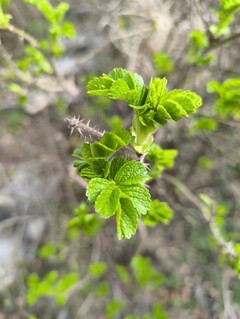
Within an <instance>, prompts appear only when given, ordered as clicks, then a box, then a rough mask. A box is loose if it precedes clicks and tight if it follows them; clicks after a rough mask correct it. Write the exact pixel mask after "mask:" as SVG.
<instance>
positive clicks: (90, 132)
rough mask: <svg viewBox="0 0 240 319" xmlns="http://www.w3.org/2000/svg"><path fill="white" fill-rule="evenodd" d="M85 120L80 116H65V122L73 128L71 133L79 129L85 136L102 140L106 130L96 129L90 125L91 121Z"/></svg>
mask: <svg viewBox="0 0 240 319" xmlns="http://www.w3.org/2000/svg"><path fill="white" fill-rule="evenodd" d="M83 121H84V120H80V116H79V117H78V118H77V117H76V116H74V117H73V118H68V117H67V118H65V123H66V125H67V127H68V128H70V129H71V134H72V133H73V131H74V130H77V131H78V133H79V134H80V135H81V136H83V137H84V138H87V137H88V138H90V139H91V140H92V139H93V140H100V138H101V137H102V136H103V134H104V132H99V131H98V130H96V129H95V127H91V126H89V124H90V121H88V122H87V124H85V123H84V122H83Z"/></svg>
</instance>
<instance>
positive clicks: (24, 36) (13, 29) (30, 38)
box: [7, 23, 40, 48]
mask: <svg viewBox="0 0 240 319" xmlns="http://www.w3.org/2000/svg"><path fill="white" fill-rule="evenodd" d="M7 30H8V31H9V32H12V33H15V34H17V35H18V36H19V37H20V38H21V39H23V40H26V41H27V42H29V43H30V44H31V45H32V46H33V47H35V48H39V47H40V45H39V43H38V41H37V40H36V39H35V38H34V37H33V36H31V35H30V34H28V33H27V32H26V31H24V30H22V29H19V28H17V27H15V26H14V25H12V24H10V23H9V24H8V27H7Z"/></svg>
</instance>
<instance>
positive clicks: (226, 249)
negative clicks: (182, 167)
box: [163, 174, 237, 258]
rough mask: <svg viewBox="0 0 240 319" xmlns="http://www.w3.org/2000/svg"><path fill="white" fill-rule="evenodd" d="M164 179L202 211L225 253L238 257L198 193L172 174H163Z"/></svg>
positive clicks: (231, 243) (232, 245)
mask: <svg viewBox="0 0 240 319" xmlns="http://www.w3.org/2000/svg"><path fill="white" fill-rule="evenodd" d="M163 179H165V180H166V181H167V182H169V183H171V184H172V185H174V186H175V187H177V188H178V189H179V190H180V192H182V194H183V195H185V197H186V198H187V199H188V200H189V201H190V202H191V203H192V204H193V205H194V206H196V207H197V208H198V209H199V211H200V212H201V213H202V216H203V218H204V219H205V221H206V222H207V223H208V225H209V228H210V230H211V232H212V234H213V236H214V238H215V239H216V241H217V243H218V245H219V246H220V247H221V249H222V250H223V252H224V253H226V255H228V256H229V257H232V258H236V257H237V253H236V251H235V248H234V244H233V242H231V241H230V242H226V241H225V239H224V238H223V236H222V234H221V233H220V231H219V229H218V227H216V224H215V221H214V219H213V218H212V215H211V214H209V210H208V209H207V208H206V206H205V205H204V204H203V203H202V202H201V201H200V200H199V199H198V197H197V196H196V195H194V194H193V193H192V192H191V191H190V189H189V188H187V186H186V185H184V184H183V183H182V182H180V181H179V180H178V179H176V178H175V177H173V176H170V175H168V174H164V175H163Z"/></svg>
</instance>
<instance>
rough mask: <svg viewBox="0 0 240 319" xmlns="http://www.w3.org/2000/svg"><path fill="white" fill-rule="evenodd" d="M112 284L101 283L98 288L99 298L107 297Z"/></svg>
mask: <svg viewBox="0 0 240 319" xmlns="http://www.w3.org/2000/svg"><path fill="white" fill-rule="evenodd" d="M110 288H111V287H110V284H109V283H108V282H107V281H103V282H101V283H100V284H99V285H98V287H97V288H96V291H95V292H96V295H97V296H100V297H101V296H106V295H107V294H108V293H109V291H110Z"/></svg>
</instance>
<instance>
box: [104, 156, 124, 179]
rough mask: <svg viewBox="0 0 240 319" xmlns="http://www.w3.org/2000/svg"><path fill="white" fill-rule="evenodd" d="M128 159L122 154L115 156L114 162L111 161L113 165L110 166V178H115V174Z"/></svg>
mask: <svg viewBox="0 0 240 319" xmlns="http://www.w3.org/2000/svg"><path fill="white" fill-rule="evenodd" d="M127 161H128V160H127V159H126V158H124V157H122V156H117V157H115V158H114V159H113V160H112V162H111V166H110V173H109V176H108V177H109V178H110V179H114V178H115V175H116V174H117V172H118V171H119V169H120V168H121V167H122V166H123V164H125V163H126V162H127Z"/></svg>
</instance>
